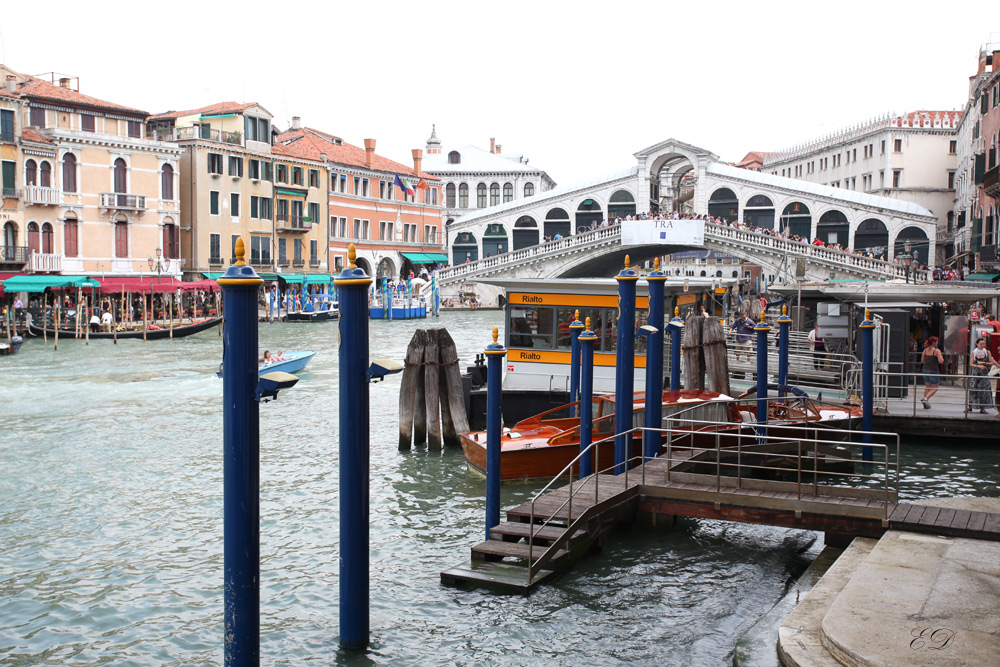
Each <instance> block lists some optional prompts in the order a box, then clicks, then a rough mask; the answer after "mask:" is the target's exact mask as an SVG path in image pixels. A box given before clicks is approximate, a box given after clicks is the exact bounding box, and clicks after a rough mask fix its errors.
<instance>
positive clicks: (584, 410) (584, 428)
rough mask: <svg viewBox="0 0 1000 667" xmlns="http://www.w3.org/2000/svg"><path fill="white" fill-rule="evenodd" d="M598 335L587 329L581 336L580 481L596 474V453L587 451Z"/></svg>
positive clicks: (590, 438)
mask: <svg viewBox="0 0 1000 667" xmlns="http://www.w3.org/2000/svg"><path fill="white" fill-rule="evenodd" d="M595 342H597V335H596V334H595V333H594V332H593V331H591V330H590V318H589V317H588V318H587V328H586V329H585V330H584V332H583V333H582V334H580V366H581V368H580V452H581V453H582V452H586V453H585V454H583V456H581V457H580V479H583V478H584V477H587V476H588V475H590V474H591V473H592V472H594V464H593V460H594V453H593V452H592V451H587V450H588V449H589V448H590V443H591V442H592V440H593V435H594V421H593V420H594V343H595Z"/></svg>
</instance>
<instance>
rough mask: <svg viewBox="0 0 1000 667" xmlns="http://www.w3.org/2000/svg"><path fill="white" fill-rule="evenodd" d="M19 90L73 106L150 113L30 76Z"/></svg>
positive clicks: (137, 114) (132, 113)
mask: <svg viewBox="0 0 1000 667" xmlns="http://www.w3.org/2000/svg"><path fill="white" fill-rule="evenodd" d="M17 92H18V94H19V95H20V96H21V97H25V98H28V99H29V100H32V99H34V100H40V101H46V102H54V103H62V104H68V105H71V106H84V107H91V108H94V109H106V110H108V111H118V112H121V113H125V114H129V115H134V116H143V117H145V116H148V115H149V112H147V111H142V110H140V109H133V108H132V107H126V106H122V105H121V104H114V103H113V102H106V101H104V100H99V99H97V98H96V97H91V96H90V95H84V94H83V93H80V92H77V91H75V90H73V89H72V88H63V87H62V86H56V85H53V84H51V83H49V82H48V81H42V80H41V79H36V78H34V77H30V78H29V79H28V80H27V81H26V82H24V83H22V84H20V85H19V86H18V88H17Z"/></svg>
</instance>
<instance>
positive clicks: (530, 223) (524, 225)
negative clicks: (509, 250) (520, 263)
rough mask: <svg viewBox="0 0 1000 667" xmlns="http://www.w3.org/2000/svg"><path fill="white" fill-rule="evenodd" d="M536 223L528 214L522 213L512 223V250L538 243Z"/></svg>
mask: <svg viewBox="0 0 1000 667" xmlns="http://www.w3.org/2000/svg"><path fill="white" fill-rule="evenodd" d="M539 241H540V239H539V238H538V223H537V222H535V219H534V218H532V217H531V216H530V215H522V216H521V217H520V218H518V219H517V221H516V222H515V223H514V248H513V249H514V250H520V249H521V248H530V247H531V246H533V245H538V243H539Z"/></svg>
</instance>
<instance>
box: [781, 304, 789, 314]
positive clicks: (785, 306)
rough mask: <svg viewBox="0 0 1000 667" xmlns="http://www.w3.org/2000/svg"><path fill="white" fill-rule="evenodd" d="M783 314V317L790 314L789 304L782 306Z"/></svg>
mask: <svg viewBox="0 0 1000 667" xmlns="http://www.w3.org/2000/svg"><path fill="white" fill-rule="evenodd" d="M781 314H782V315H787V314H788V305H787V304H784V305H782V306H781Z"/></svg>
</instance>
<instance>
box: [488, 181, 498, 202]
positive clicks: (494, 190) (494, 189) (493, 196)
mask: <svg viewBox="0 0 1000 667" xmlns="http://www.w3.org/2000/svg"><path fill="white" fill-rule="evenodd" d="M499 203H500V184H499V183H494V184H493V185H491V186H490V206H496V205H497V204H499Z"/></svg>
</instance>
